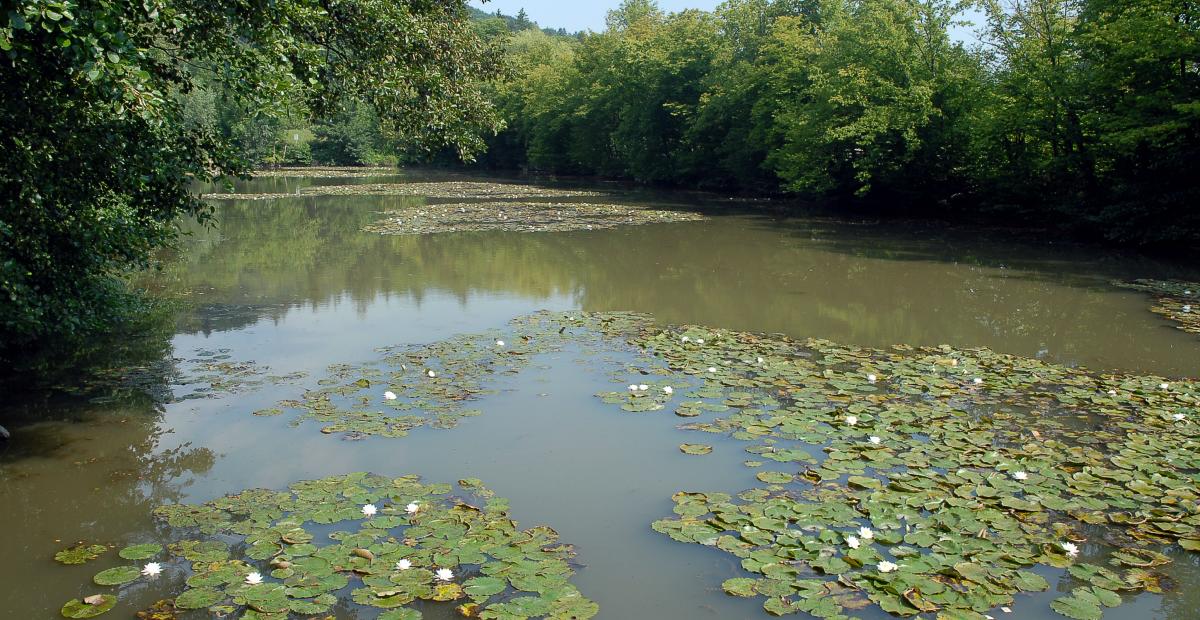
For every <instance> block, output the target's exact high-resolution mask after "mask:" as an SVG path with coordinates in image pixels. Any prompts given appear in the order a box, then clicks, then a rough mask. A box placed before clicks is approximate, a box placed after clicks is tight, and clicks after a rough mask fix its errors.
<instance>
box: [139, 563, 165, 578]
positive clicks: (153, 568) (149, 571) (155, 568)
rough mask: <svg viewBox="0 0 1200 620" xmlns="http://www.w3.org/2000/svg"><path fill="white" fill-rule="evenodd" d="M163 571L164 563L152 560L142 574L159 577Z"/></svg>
mask: <svg viewBox="0 0 1200 620" xmlns="http://www.w3.org/2000/svg"><path fill="white" fill-rule="evenodd" d="M161 573H162V565H160V564H159V563H158V562H151V563H149V564H147V565H146V566H145V567H143V568H142V574H143V575H145V576H147V577H157V576H158V575H160V574H161Z"/></svg>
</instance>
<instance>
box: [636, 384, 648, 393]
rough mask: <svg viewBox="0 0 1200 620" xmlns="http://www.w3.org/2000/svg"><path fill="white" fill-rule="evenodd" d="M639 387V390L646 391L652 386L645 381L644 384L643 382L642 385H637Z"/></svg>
mask: <svg viewBox="0 0 1200 620" xmlns="http://www.w3.org/2000/svg"><path fill="white" fill-rule="evenodd" d="M637 388H638V390H639V391H642V392H645V391H647V390H649V389H650V386H648V385H646V384H645V383H643V384H641V385H639V386H637Z"/></svg>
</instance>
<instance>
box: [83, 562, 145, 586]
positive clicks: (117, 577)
mask: <svg viewBox="0 0 1200 620" xmlns="http://www.w3.org/2000/svg"><path fill="white" fill-rule="evenodd" d="M141 576H142V571H141V570H139V569H138V568H137V567H136V566H118V567H116V568H110V569H108V570H105V571H100V572H99V573H96V576H95V577H92V581H94V582H95V583H96V585H98V586H119V585H121V584H125V583H129V582H131V581H135V580H136V579H137V578H138V577H141Z"/></svg>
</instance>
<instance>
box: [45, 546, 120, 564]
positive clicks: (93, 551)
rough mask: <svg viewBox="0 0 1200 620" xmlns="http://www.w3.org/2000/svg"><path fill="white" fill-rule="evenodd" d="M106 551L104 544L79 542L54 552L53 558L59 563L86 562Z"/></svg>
mask: <svg viewBox="0 0 1200 620" xmlns="http://www.w3.org/2000/svg"><path fill="white" fill-rule="evenodd" d="M105 551H108V547H105V546H104V545H88V544H84V543H80V544H78V545H75V546H74V547H71V548H70V549H63V550H62V551H59V552H58V553H55V554H54V560H55V561H56V562H58V563H60V564H86V563H88V562H90V561H92V560H95V559H96V558H98V557H100V556H101V555H103V554H104V552H105Z"/></svg>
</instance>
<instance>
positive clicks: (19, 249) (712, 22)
mask: <svg viewBox="0 0 1200 620" xmlns="http://www.w3.org/2000/svg"><path fill="white" fill-rule="evenodd" d="M968 17H970V18H972V19H974V21H975V22H976V25H975V27H974V30H972V28H971V27H968V26H964V25H963V24H962V23H961V22H962V20H964V19H965V18H968ZM1197 23H1198V22H1197V20H1196V14H1195V7H1194V6H1192V5H1189V4H1179V3H1173V2H1168V1H1166V0H1137V1H1134V0H1005V1H1003V2H1001V1H1000V0H980V2H977V3H958V2H949V1H947V0H729V1H727V2H724V3H722V4H721V5H720V6H719V7H718V8H717V9H716V10H715V11H712V12H705V11H697V10H688V11H683V12H680V13H668V12H666V11H663V10H662V9H660V8H659V7H658V5H657V4H656V3H655V2H654V1H653V0H626V1H625V2H623V3H622V4H621V5H620V6H619V8H617V9H616V10H614V11H612V12H611V13H610V15H609V18H608V24H607V27H606V28H605V30H604V31H603V32H599V33H592V32H586V33H576V34H569V33H567V32H565V31H563V30H561V29H560V30H554V29H549V28H546V29H543V28H541V27H539V26H538V25H537V24H536V23H534V22H533V21H531V20H530V18H529V16H527V15H525V14H524V13H523V12H522V13H521V14H518V15H517V16H516V17H509V16H504V15H502V14H491V13H484V12H482V11H479V10H475V9H468V8H467V7H466V6H465V5H464V4H463V3H461V2H436V3H427V2H418V3H401V4H397V5H390V4H389V5H387V6H382V5H376V4H373V3H367V2H362V1H359V0H355V1H350V2H342V3H339V4H338V5H337V6H336V7H333V8H331V7H328V6H326V5H324V4H322V3H318V2H314V1H312V0H287V2H284V3H282V4H279V3H276V4H272V5H269V6H266V5H260V4H258V3H255V2H233V3H229V2H222V3H213V2H211V1H210V0H154V1H152V2H147V3H133V2H126V1H124V0H103V1H100V2H94V3H93V2H89V3H81V2H77V1H75V0H58V1H56V2H50V3H46V2H36V3H35V2H25V1H20V2H16V3H15V4H14V5H13V6H12V10H10V11H8V13H7V15H6V16H5V17H4V18H3V19H0V52H2V53H3V55H4V57H5V60H6V62H5V64H4V68H3V70H0V84H2V85H3V86H4V92H5V93H6V94H5V96H4V98H3V103H2V104H0V127H2V128H3V131H0V148H3V150H4V152H5V153H6V154H9V156H8V157H5V158H4V161H3V162H0V197H2V198H0V200H2V202H0V241H2V243H0V298H2V299H4V303H3V304H2V305H0V335H2V338H0V342H2V343H3V345H0V349H4V348H8V349H9V350H12V349H13V348H15V347H19V346H20V345H21V343H27V342H32V341H36V340H38V339H42V338H44V337H46V336H48V335H51V334H53V335H56V336H59V335H70V334H83V333H88V332H90V331H92V330H95V329H96V328H98V327H102V326H107V325H110V324H111V321H112V320H113V319H114V318H116V317H119V316H121V315H123V314H125V309H126V308H127V305H128V304H130V303H134V302H135V301H136V300H131V299H130V298H129V297H128V296H127V295H126V294H125V293H126V290H127V289H126V287H125V285H124V283H123V282H122V277H123V276H124V275H125V274H127V273H128V272H129V270H131V269H137V268H142V267H144V266H146V265H147V264H149V257H150V256H151V254H152V252H153V251H154V250H155V249H157V248H160V247H162V246H164V245H166V244H169V243H170V241H171V240H172V239H173V238H174V236H175V235H176V231H177V229H176V226H177V225H176V222H177V220H178V218H179V217H180V216H194V217H198V218H200V219H204V218H206V217H207V216H208V214H209V208H210V207H208V206H206V204H205V203H204V202H201V201H200V200H198V199H197V196H196V195H195V194H194V193H193V188H194V187H195V185H194V182H195V181H198V180H199V181H203V180H210V179H213V178H216V177H218V176H221V175H237V174H244V173H246V172H248V171H249V170H250V169H252V168H253V167H254V166H263V165H267V166H279V165H312V164H324V165H387V166H390V165H394V164H397V163H406V162H414V161H430V160H433V161H440V162H443V163H447V162H450V161H453V162H455V165H458V164H459V163H460V162H461V161H462V160H466V161H475V162H476V165H477V166H480V167H485V168H491V169H505V170H513V169H523V170H526V171H529V172H533V173H547V174H557V175H594V176H602V177H612V178H622V179H628V180H631V181H635V182H641V183H648V184H661V185H669V186H681V187H695V188H703V189H712V190H720V191H726V192H753V193H764V194H774V195H780V196H787V197H792V198H797V199H800V200H805V201H820V202H822V203H823V204H828V205H831V206H833V208H834V210H835V212H857V211H859V210H862V209H871V210H873V211H874V212H876V213H883V214H886V215H898V216H905V217H909V216H913V217H926V216H936V217H940V218H944V219H951V220H968V221H977V220H989V221H993V222H994V221H999V222H1002V223H1006V224H1010V225H1022V226H1038V227H1042V228H1044V229H1046V230H1049V231H1052V232H1051V234H1055V235H1058V234H1069V235H1074V236H1077V237H1082V238H1086V239H1090V240H1098V241H1105V242H1111V243H1117V244H1123V245H1129V246H1137V247H1142V248H1149V249H1152V250H1155V251H1161V250H1171V251H1178V250H1180V249H1184V250H1186V249H1187V248H1194V247H1195V246H1196V244H1197V241H1198V240H1200V214H1198V212H1197V211H1196V210H1195V209H1194V208H1193V207H1192V205H1193V204H1195V202H1196V200H1197V199H1198V198H1200V190H1198V188H1197V183H1196V181H1195V177H1194V175H1192V174H1190V172H1191V170H1190V168H1191V166H1192V162H1193V161H1194V160H1195V159H1196V157H1197V155H1200V29H1198V27H1197ZM968 32H974V34H973V35H968V34H966V33H968ZM964 41H965V42H964ZM505 57H506V59H505ZM476 158H477V159H476ZM2 356H3V353H2V352H0V357H2Z"/></svg>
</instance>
